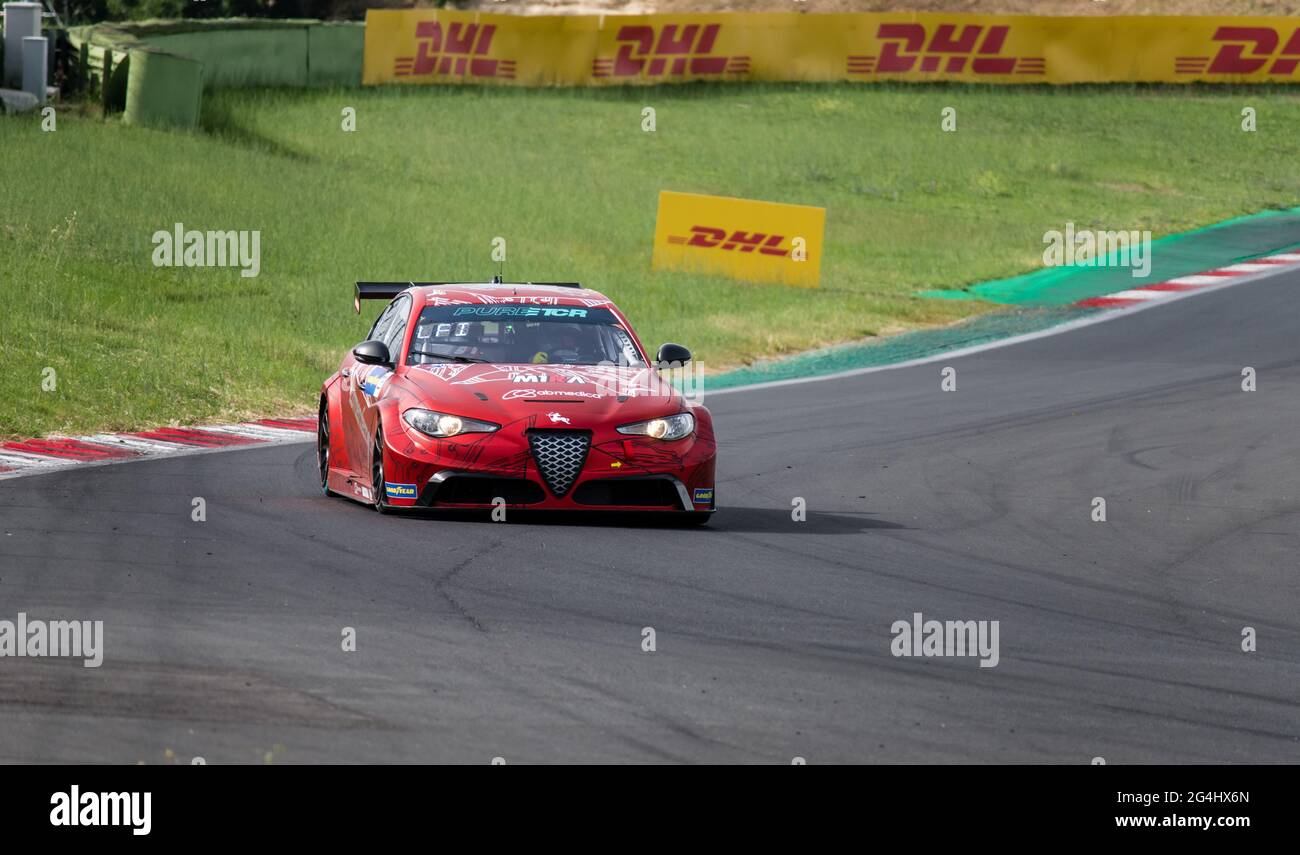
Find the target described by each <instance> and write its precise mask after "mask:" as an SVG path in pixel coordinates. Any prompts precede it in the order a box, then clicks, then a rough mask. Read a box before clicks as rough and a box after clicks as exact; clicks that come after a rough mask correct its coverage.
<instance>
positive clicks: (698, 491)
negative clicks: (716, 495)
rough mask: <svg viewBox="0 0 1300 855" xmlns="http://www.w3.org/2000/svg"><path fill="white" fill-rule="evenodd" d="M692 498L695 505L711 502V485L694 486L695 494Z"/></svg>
mask: <svg viewBox="0 0 1300 855" xmlns="http://www.w3.org/2000/svg"><path fill="white" fill-rule="evenodd" d="M693 498H694V501H695V504H697V505H708V504H712V502H713V488H712V487H696V488H695V495H694V497H693Z"/></svg>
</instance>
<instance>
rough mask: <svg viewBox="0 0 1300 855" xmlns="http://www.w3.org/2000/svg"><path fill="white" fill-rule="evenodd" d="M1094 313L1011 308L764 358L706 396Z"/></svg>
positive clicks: (969, 343)
mask: <svg viewBox="0 0 1300 855" xmlns="http://www.w3.org/2000/svg"><path fill="white" fill-rule="evenodd" d="M1094 311H1095V310H1091V309H1074V308H1065V307H1059V306H1058V307H1042V308H1025V309H1013V310H1010V311H1005V312H995V313H993V314H989V315H981V316H979V317H976V318H971V319H970V320H967V321H964V322H962V323H959V324H954V325H953V326H949V327H941V328H939V329H931V330H916V331H915V332H909V333H902V334H900V335H893V336H886V337H884V338H880V339H874V340H871V341H866V342H856V343H854V344H845V345H837V346H835V347H828V348H824V349H821V350H812V351H809V352H807V353H800V354H798V355H796V356H791V357H789V358H787V359H775V360H771V361H769V362H760V363H757V364H755V365H750V366H747V367H745V368H737V369H736V370H734V371H727V372H724V373H721V374H717V375H712V376H709V377H707V378H706V379H705V385H704V388H705V394H706V397H707V394H708V390H709V389H729V388H731V387H733V386H748V385H751V384H753V383H768V382H771V381H773V380H792V379H795V378H800V377H818V376H821V375H824V374H836V373H838V372H840V371H850V370H853V369H855V368H869V367H873V366H877V365H891V364H893V363H896V362H907V361H908V360H912V359H920V358H922V357H926V356H932V355H934V354H936V353H944V352H947V351H951V350H959V349H961V348H965V347H973V346H975V345H979V344H987V343H988V342H991V341H997V340H999V339H1003V338H1009V337H1011V336H1015V335H1023V334H1025V333H1031V332H1037V331H1039V330H1045V329H1047V328H1049V327H1054V326H1056V325H1057V324H1060V323H1064V322H1066V321H1072V320H1077V319H1079V318H1082V317H1085V316H1087V315H1088V314H1090V313H1093V312H1094Z"/></svg>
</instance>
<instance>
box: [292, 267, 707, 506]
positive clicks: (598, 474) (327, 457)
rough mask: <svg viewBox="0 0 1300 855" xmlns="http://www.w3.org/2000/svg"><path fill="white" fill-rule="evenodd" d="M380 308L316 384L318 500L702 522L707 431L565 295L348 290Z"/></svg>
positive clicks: (608, 320)
mask: <svg viewBox="0 0 1300 855" xmlns="http://www.w3.org/2000/svg"><path fill="white" fill-rule="evenodd" d="M370 299H388V300H391V302H390V303H389V304H388V306H387V308H385V309H384V311H383V312H382V313H381V314H380V315H379V319H378V320H377V321H375V325H374V327H373V328H372V329H371V330H370V334H369V335H368V336H367V337H366V340H365V341H363V342H361V343H360V344H358V345H357V346H356V347H354V348H353V349H352V351H351V353H349V354H348V355H347V356H346V357H345V358H344V359H343V362H342V364H341V365H340V367H339V370H338V371H337V372H336V373H335V374H334V375H333V376H332V377H330V378H329V379H328V380H327V381H326V382H325V384H324V386H323V387H322V388H321V394H320V416H319V419H320V427H319V435H318V438H317V455H318V458H319V464H320V480H321V488H322V489H323V490H324V492H325V493H326V494H327V495H328V494H331V493H334V494H338V495H341V496H345V497H347V498H351V499H355V500H357V501H361V502H365V503H368V504H370V505H373V506H374V507H375V509H377V510H379V511H380V512H387V511H390V510H392V509H396V508H441V507H445V508H493V507H498V506H501V504H502V503H504V506H505V507H510V508H539V509H564V510H569V511H574V510H598V509H599V510H618V511H655V512H664V513H670V514H676V515H677V518H678V519H681V520H682V521H684V522H692V523H695V522H704V521H706V520H707V519H708V518H709V515H710V514H711V513H712V512H713V510H714V489H713V472H714V456H715V443H714V439H713V420H712V417H711V416H710V415H709V411H708V410H707V409H705V408H704V407H703V406H701V405H699V404H697V403H694V402H692V401H690V400H688V399H687V398H686V397H685V396H683V395H682V394H681V392H680V391H679V390H678V389H677V388H676V387H675V386H674V385H673V384H672V383H671V382H669V380H668V379H667V378H664V377H661V376H660V374H659V368H660V367H661V366H662V365H664V364H674V365H681V364H684V363H686V362H687V361H689V360H690V358H691V354H690V351H688V350H687V349H686V348H684V347H682V346H681V345H677V344H665V345H664V346H663V347H661V348H660V349H659V351H658V354H657V358H656V359H655V361H654V362H651V360H650V359H649V358H648V357H647V355H646V352H645V350H644V348H643V347H642V345H641V342H640V340H639V339H638V338H637V336H636V333H634V332H633V331H632V327H631V326H630V325H629V324H628V322H627V319H626V318H625V317H624V316H623V314H622V313H621V312H620V311H619V310H618V308H617V307H616V306H615V305H614V304H613V303H612V302H610V300H609V299H608V298H606V297H605V296H604V295H602V294H600V293H599V292H596V291H592V290H590V289H586V288H582V287H581V286H579V285H577V284H564V283H550V284H509V283H501V282H492V283H485V284H470V283H411V282H397V283H393V282H358V283H357V292H356V308H357V311H358V312H360V311H361V301H362V300H370Z"/></svg>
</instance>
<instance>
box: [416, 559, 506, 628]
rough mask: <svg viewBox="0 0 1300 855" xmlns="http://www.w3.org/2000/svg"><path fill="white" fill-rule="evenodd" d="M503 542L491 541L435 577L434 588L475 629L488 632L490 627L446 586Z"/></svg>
mask: <svg viewBox="0 0 1300 855" xmlns="http://www.w3.org/2000/svg"><path fill="white" fill-rule="evenodd" d="M501 543H502V542H501V541H500V540H497V541H494V542H492V543H489V544H488V545H487V546H485V547H483V548H482V549H480V550H478V551H477V552H475V553H473V554H472V555H470V556H469V557H468V558H466V559H465V560H464V561H462V562H460V563H459V564H457V565H456V566H454V567H452V568H451V569H450V570H448V571H447V572H446V573H445V574H444V575H443V576H441V577H440V578H438V579H435V580H434V582H433V590H435V591H437V592H438V596H440V597H442V598H443V599H444V600H446V601H447V604H448V605H450V606H451V607H452V608H453V609H455V610H456V613H457V614H459V615H460V616H461V617H463V618H464V619H465V620H467V621H469V623H470V625H471V626H473V627H474V628H475V629H477V630H478V631H479V632H487V631H488V628H487V627H486V626H484V625H483V622H482V621H480V620H479V619H478V618H476V617H474V615H473V614H471V613H470V610H469V609H467V608H465V606H464V605H463V604H462V603H461V602H460V601H459V600H457V599H456V598H455V597H453V596H452V595H451V594H450V593H448V592H447V588H446V586H447V583H449V582H451V581H452V580H453V579H455V578H456V577H457V576H459V575H460V573H461V571H463V570H464V569H465V568H467V567H469V565H471V564H473V563H474V562H475V561H477V560H478V559H480V558H482V557H483V556H484V555H487V554H488V553H489V552H491V551H492V550H494V549H496V548H497V547H498V546H500V545H501Z"/></svg>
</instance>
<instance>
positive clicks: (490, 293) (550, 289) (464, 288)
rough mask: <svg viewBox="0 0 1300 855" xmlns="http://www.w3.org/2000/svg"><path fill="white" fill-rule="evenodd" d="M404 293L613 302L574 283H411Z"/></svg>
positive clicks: (473, 299)
mask: <svg viewBox="0 0 1300 855" xmlns="http://www.w3.org/2000/svg"><path fill="white" fill-rule="evenodd" d="M408 293H410V294H412V295H413V296H414V297H415V298H416V299H417V300H420V301H422V302H425V303H432V302H435V298H439V297H441V298H442V299H445V300H465V301H466V302H470V303H494V302H501V303H516V302H518V303H528V302H541V303H545V304H547V305H556V306H595V305H602V304H609V305H610V306H612V305H613V302H612V301H611V300H610V299H609V298H608V297H606V296H605V295H604V294H602V293H600V292H599V291H595V290H592V289H591V288H583V287H582V286H580V285H578V284H577V283H573V284H563V285H547V284H544V283H533V282H445V283H430V284H420V283H413V285H412V287H411V288H409V289H408Z"/></svg>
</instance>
